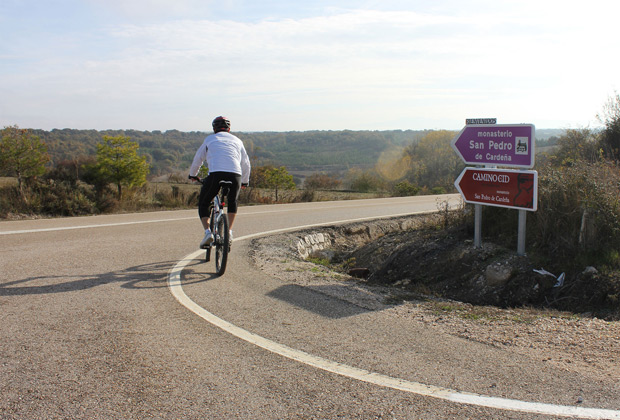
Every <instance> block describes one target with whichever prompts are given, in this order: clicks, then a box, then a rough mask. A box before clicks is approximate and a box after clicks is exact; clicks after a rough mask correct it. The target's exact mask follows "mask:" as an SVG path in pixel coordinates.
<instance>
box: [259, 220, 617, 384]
mask: <svg viewBox="0 0 620 420" xmlns="http://www.w3.org/2000/svg"><path fill="white" fill-rule="evenodd" d="M422 222H423V221H422V220H420V218H409V219H406V218H405V219H398V220H390V221H378V222H368V223H366V224H356V225H352V226H348V227H345V228H343V227H338V228H336V227H327V228H322V229H318V230H314V231H301V232H295V233H286V234H281V235H274V236H269V237H266V238H261V239H256V240H254V241H253V242H254V243H253V246H252V248H253V249H254V252H253V255H252V257H253V261H254V263H255V264H256V266H257V267H259V268H260V269H261V270H263V271H265V272H267V273H268V274H270V275H272V276H275V277H277V278H279V279H280V280H281V281H283V282H286V283H293V284H297V285H301V286H304V287H308V288H311V289H315V290H316V291H318V292H320V293H325V294H329V295H331V296H333V297H337V298H339V299H342V300H345V301H348V302H351V303H354V304H356V305H358V306H360V307H363V308H367V309H373V310H376V309H380V310H381V313H382V314H386V315H387V316H391V317H399V318H402V317H405V318H409V319H411V320H412V322H420V323H423V324H425V325H426V326H427V327H428V328H435V329H437V330H439V331H441V332H444V333H448V334H451V335H454V336H458V337H462V338H465V339H468V340H473V341H476V342H479V343H483V344H486V345H489V346H494V347H498V348H502V349H504V350H506V351H510V352H514V353H517V354H524V355H528V356H529V357H532V358H533V359H538V360H542V361H544V362H546V363H549V364H553V365H556V366H557V367H559V368H561V369H565V370H567V371H572V372H578V373H581V374H584V375H587V376H589V377H591V378H593V379H595V378H601V379H603V378H606V379H607V380H609V379H610V378H612V379H618V380H620V363H619V362H620V322H608V321H605V320H602V319H597V318H594V317H587V316H579V315H575V314H572V313H567V312H559V311H551V310H540V309H532V308H523V309H521V308H517V309H500V308H497V307H494V306H474V305H471V304H466V303H462V302H458V301H454V300H446V299H436V298H429V297H426V296H420V295H419V296H417V299H415V298H414V296H412V295H411V293H409V292H407V291H406V290H405V289H403V288H399V287H391V286H378V285H372V284H369V283H368V282H365V281H363V280H359V279H356V278H353V277H351V276H349V275H347V274H343V273H341V272H337V271H333V270H331V269H330V268H328V267H326V266H323V265H321V264H315V263H313V262H310V261H308V260H306V259H304V258H302V256H301V255H300V252H301V254H307V253H308V252H310V251H311V250H312V247H314V249H315V250H316V249H318V248H325V250H323V251H321V252H322V254H321V255H327V256H329V255H330V253H331V252H332V251H331V250H333V249H342V248H343V247H349V248H351V247H356V246H360V245H362V244H364V243H366V242H368V239H369V238H372V237H376V236H377V235H378V234H380V232H387V231H394V230H396V229H401V230H407V229H412V228H415V226H417V225H419V224H420V223H422ZM378 232H379V233H378ZM335 284H336V285H338V286H339V287H326V286H333V285H335Z"/></svg>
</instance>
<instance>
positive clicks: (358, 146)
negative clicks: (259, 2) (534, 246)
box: [32, 129, 561, 177]
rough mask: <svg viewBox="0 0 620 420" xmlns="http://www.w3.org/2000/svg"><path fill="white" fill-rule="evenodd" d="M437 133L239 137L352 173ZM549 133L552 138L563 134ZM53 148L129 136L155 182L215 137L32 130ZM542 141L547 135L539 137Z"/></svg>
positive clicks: (269, 151) (257, 147)
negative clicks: (205, 139)
mask: <svg viewBox="0 0 620 420" xmlns="http://www.w3.org/2000/svg"><path fill="white" fill-rule="evenodd" d="M430 131H432V130H390V131H349V130H342V131H318V130H317V131H290V132H247V133H246V132H238V133H235V134H236V135H238V136H239V137H240V138H241V139H242V140H243V142H244V143H245V146H246V149H247V151H248V154H249V155H250V157H251V158H252V160H253V161H254V163H255V164H258V165H265V164H272V165H278V166H280V165H283V166H286V167H287V168H289V170H295V171H303V170H309V171H310V170H317V168H320V170H325V169H330V170H336V171H337V170H346V169H348V168H352V167H369V166H372V165H374V163H375V162H377V160H378V158H379V157H380V156H381V154H382V153H383V152H384V151H386V150H389V149H392V148H403V147H407V146H408V145H410V144H412V143H416V142H418V141H419V140H420V139H421V138H423V137H424V136H425V135H426V134H428V133H429V132H430ZM544 131H547V132H548V133H546V137H545V138H549V137H550V136H551V135H554V134H556V133H555V132H557V133H558V134H559V133H561V130H544ZM32 132H33V134H35V135H37V136H39V137H40V138H41V140H43V141H44V142H45V143H46V144H47V147H48V152H49V155H50V158H51V161H50V165H52V166H53V165H56V164H58V163H59V162H62V161H66V160H74V159H78V158H80V157H84V156H93V155H94V154H95V152H96V145H97V144H98V143H100V142H101V140H102V138H103V136H113V137H114V136H127V137H129V138H130V139H131V140H132V141H134V142H137V143H138V144H139V146H140V154H141V155H144V156H146V157H147V161H148V162H149V164H150V165H151V174H150V176H151V177H156V176H160V175H165V174H170V173H175V172H179V171H186V170H187V168H188V167H189V165H190V164H191V161H192V158H193V156H194V153H195V152H196V148H197V147H198V146H199V145H200V144H201V143H202V141H203V140H204V138H205V137H206V136H207V135H208V134H209V133H207V132H199V131H191V132H183V131H179V130H167V131H163V132H162V131H139V130H103V131H98V130H76V129H54V130H51V131H45V130H36V129H35V130H32ZM537 134H538V138H541V133H540V132H537Z"/></svg>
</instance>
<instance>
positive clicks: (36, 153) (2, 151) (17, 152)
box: [0, 125, 50, 197]
mask: <svg viewBox="0 0 620 420" xmlns="http://www.w3.org/2000/svg"><path fill="white" fill-rule="evenodd" d="M49 160H50V157H49V155H48V153H47V146H46V145H45V143H44V142H42V141H41V139H40V138H39V137H38V136H35V135H33V134H32V133H31V132H30V131H29V130H26V129H21V128H19V127H18V126H16V125H14V126H12V127H5V128H4V129H3V130H2V140H1V141H0V172H2V173H4V174H6V175H8V176H15V177H17V185H18V187H19V193H20V194H21V195H22V197H23V196H24V191H23V188H22V181H23V179H24V178H32V177H36V176H39V175H43V174H44V173H45V164H46V163H47V162H49Z"/></svg>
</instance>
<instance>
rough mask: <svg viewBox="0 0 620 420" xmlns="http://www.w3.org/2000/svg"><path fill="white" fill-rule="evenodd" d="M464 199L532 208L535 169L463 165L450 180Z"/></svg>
mask: <svg viewBox="0 0 620 420" xmlns="http://www.w3.org/2000/svg"><path fill="white" fill-rule="evenodd" d="M454 185H455V186H456V188H457V189H458V190H459V192H460V193H461V195H462V196H463V198H464V199H465V201H466V202H467V203H476V204H485V205H488V206H498V207H508V208H513V209H520V210H529V211H536V208H537V203H538V172H536V171H515V170H509V169H487V168H465V169H464V170H463V172H461V175H459V177H458V178H457V180H456V181H455V182H454Z"/></svg>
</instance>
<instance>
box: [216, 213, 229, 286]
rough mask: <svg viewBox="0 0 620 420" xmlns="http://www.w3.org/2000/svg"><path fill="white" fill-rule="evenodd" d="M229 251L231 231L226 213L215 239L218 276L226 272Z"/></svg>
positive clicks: (218, 225)
mask: <svg viewBox="0 0 620 420" xmlns="http://www.w3.org/2000/svg"><path fill="white" fill-rule="evenodd" d="M229 250H230V230H229V228H228V215H227V214H226V213H224V214H222V215H221V216H220V220H219V221H218V222H217V228H216V237H215V271H216V272H217V275H218V276H221V275H222V274H224V272H225V271H226V263H227V262H228V251H229Z"/></svg>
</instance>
